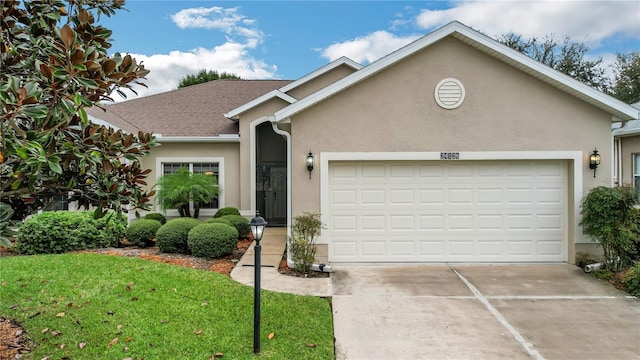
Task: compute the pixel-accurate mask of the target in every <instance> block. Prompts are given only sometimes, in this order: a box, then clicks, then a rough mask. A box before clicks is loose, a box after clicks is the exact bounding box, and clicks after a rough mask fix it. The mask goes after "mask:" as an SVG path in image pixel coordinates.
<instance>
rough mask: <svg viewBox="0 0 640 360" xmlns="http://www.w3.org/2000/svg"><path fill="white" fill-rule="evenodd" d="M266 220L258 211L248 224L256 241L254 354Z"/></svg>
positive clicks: (258, 317) (258, 342)
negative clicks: (262, 241) (261, 242)
mask: <svg viewBox="0 0 640 360" xmlns="http://www.w3.org/2000/svg"><path fill="white" fill-rule="evenodd" d="M266 225H267V222H266V221H265V220H264V218H263V217H262V216H260V213H256V217H254V218H253V219H251V221H250V222H249V226H251V235H253V240H255V241H256V245H255V246H254V247H253V252H254V254H255V260H254V261H255V264H254V265H253V267H254V278H253V352H254V353H255V354H257V353H259V352H260V267H261V266H262V264H261V263H260V256H261V252H262V246H261V245H260V240H262V235H263V234H264V227H265V226H266Z"/></svg>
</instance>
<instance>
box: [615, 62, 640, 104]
mask: <svg viewBox="0 0 640 360" xmlns="http://www.w3.org/2000/svg"><path fill="white" fill-rule="evenodd" d="M614 72H615V82H614V85H613V86H612V88H611V95H613V96H614V97H616V98H617V99H619V100H622V101H624V102H626V103H627V104H634V103H637V102H639V101H640V51H632V52H630V53H628V54H621V53H618V54H617V56H616V63H615V65H614Z"/></svg>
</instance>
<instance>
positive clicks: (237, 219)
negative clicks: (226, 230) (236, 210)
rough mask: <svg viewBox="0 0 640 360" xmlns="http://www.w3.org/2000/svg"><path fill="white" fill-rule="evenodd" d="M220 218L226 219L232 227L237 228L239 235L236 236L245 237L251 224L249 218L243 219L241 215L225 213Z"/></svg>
mask: <svg viewBox="0 0 640 360" xmlns="http://www.w3.org/2000/svg"><path fill="white" fill-rule="evenodd" d="M220 219H224V220H227V221H228V222H230V223H231V225H233V227H235V228H236V230H238V236H239V237H238V238H244V237H246V236H247V235H248V234H249V232H250V231H251V226H249V220H247V219H245V218H244V217H243V216H240V215H225V216H223V217H221V218H220Z"/></svg>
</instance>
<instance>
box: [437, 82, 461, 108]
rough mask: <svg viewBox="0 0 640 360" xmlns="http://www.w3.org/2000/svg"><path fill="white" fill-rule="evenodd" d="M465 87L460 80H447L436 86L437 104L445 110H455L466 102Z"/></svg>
mask: <svg viewBox="0 0 640 360" xmlns="http://www.w3.org/2000/svg"><path fill="white" fill-rule="evenodd" d="M464 95H465V93H464V86H462V83H461V82H460V80H458V79H454V78H446V79H444V80H442V81H440V82H439V83H438V85H436V90H435V98H436V102H437V103H438V105H440V107H442V108H443V109H455V108H457V107H458V106H460V105H461V104H462V102H463V101H464Z"/></svg>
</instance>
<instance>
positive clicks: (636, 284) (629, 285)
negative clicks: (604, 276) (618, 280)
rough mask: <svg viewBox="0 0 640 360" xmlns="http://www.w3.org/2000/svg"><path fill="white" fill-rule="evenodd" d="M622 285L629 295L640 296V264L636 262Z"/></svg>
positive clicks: (628, 271)
mask: <svg viewBox="0 0 640 360" xmlns="http://www.w3.org/2000/svg"><path fill="white" fill-rule="evenodd" d="M622 284H623V285H624V287H625V289H626V290H627V292H628V293H629V294H631V295H633V296H640V262H636V263H635V264H634V265H633V267H631V268H629V269H628V270H627V272H626V273H625V274H624V279H623V280H622Z"/></svg>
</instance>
